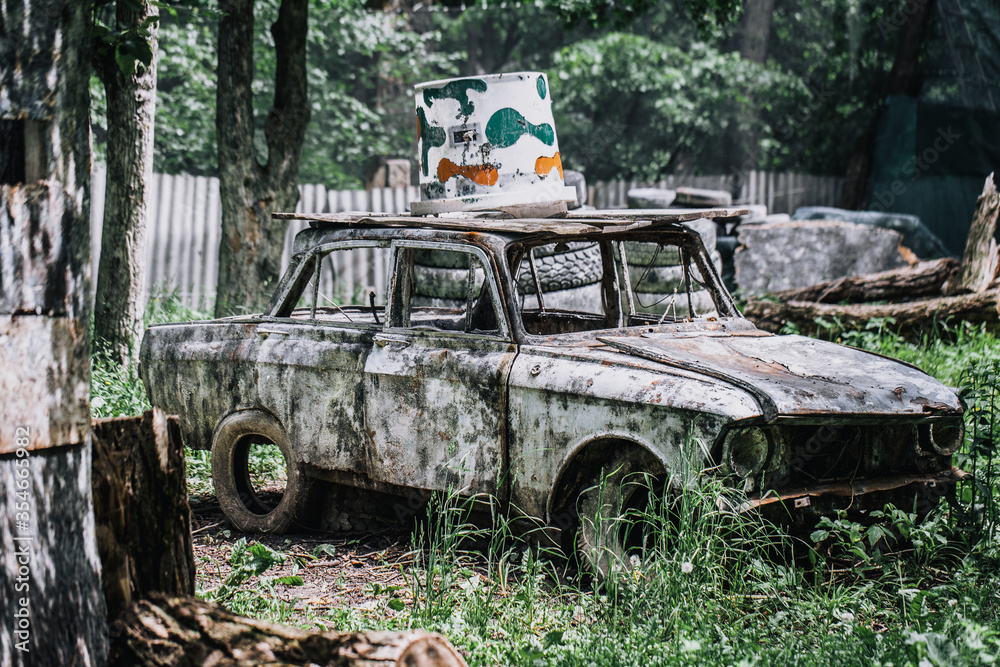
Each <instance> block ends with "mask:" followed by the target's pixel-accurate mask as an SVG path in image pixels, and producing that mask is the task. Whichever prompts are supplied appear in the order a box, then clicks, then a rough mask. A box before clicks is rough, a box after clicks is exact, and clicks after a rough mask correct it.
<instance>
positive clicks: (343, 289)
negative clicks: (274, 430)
mask: <svg viewBox="0 0 1000 667" xmlns="http://www.w3.org/2000/svg"><path fill="white" fill-rule="evenodd" d="M379 245H380V244H378V243H375V242H369V241H344V242H340V243H335V244H329V245H324V246H322V247H319V248H315V249H313V250H312V251H311V252H310V254H309V255H307V256H306V257H305V258H304V259H303V260H302V261H301V262H300V264H299V268H298V270H299V272H300V273H301V274H302V275H301V276H298V277H296V276H290V277H289V279H288V280H287V281H286V284H287V285H288V286H289V288H288V289H289V293H288V294H287V295H286V296H285V298H284V299H282V300H283V301H284V302H285V304H286V305H284V306H283V307H281V308H279V311H281V312H279V313H278V314H279V315H280V316H278V317H272V318H269V320H268V321H265V322H262V323H261V324H260V325H258V327H257V335H258V337H259V341H260V342H259V347H258V349H257V351H256V364H255V367H254V371H255V379H256V386H257V396H258V400H259V402H260V406H261V407H264V408H265V409H267V410H268V411H270V412H271V413H273V414H274V415H275V416H276V417H277V418H278V419H279V420H280V421H281V423H282V425H283V426H284V427H285V430H286V432H287V433H288V436H289V441H290V443H291V445H292V448H293V450H294V453H295V456H296V458H297V460H299V461H300V462H301V463H304V464H306V465H308V466H309V467H312V468H318V469H324V470H336V471H345V472H353V473H359V474H364V473H365V472H366V470H367V467H368V463H369V452H368V448H367V445H368V443H367V438H366V437H365V426H364V414H363V407H364V396H363V389H364V379H363V374H364V368H365V360H366V358H367V356H368V353H369V351H370V350H371V349H372V341H373V339H374V337H375V335H376V334H377V333H378V332H379V331H380V330H381V329H382V326H383V324H384V317H383V316H384V304H385V298H386V294H385V288H384V287H383V288H382V289H381V293H378V292H376V289H377V288H376V287H375V286H374V285H364V286H353V285H347V286H344V285H343V284H342V278H343V274H344V273H345V271H344V268H345V267H348V266H351V265H352V264H356V263H358V262H359V261H361V260H364V259H368V258H369V256H370V255H371V254H372V253H373V252H386V250H379V248H378V246H379ZM381 245H387V244H381ZM359 254H360V255H361V256H359ZM374 282H376V283H380V284H382V285H384V284H385V282H384V281H383V280H381V279H377V280H374ZM372 292H376V293H375V297H374V299H372V298H371V297H370V294H371V293H372Z"/></svg>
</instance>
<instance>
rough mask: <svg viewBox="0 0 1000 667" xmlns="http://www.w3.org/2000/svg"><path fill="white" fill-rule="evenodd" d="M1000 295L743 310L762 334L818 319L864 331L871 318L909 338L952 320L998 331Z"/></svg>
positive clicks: (755, 303)
mask: <svg viewBox="0 0 1000 667" xmlns="http://www.w3.org/2000/svg"><path fill="white" fill-rule="evenodd" d="M998 297H1000V291H998V289H997V288H996V287H995V286H994V287H992V288H991V289H990V290H989V291H986V292H979V293H976V294H967V295H963V296H950V297H940V298H937V299H926V300H923V301H912V302H909V303H900V304H887V305H868V304H862V305H847V306H837V305H829V304H822V303H810V302H806V301H790V302H778V303H775V302H772V301H760V300H751V301H749V302H748V303H747V304H746V305H745V306H744V308H743V314H744V315H746V317H747V318H749V319H750V320H751V321H753V323H754V324H756V325H757V326H758V327H759V328H761V329H764V330H765V331H773V332H778V331H780V330H781V329H782V327H784V326H785V325H786V324H794V325H796V326H797V327H798V328H799V329H801V330H803V331H808V330H810V329H811V328H812V327H814V326H815V324H816V320H817V319H820V318H822V319H825V320H831V321H832V320H834V319H836V320H838V321H839V322H840V323H841V324H842V325H843V326H845V327H847V328H858V329H860V328H864V326H865V325H866V324H867V323H868V321H869V320H871V319H873V318H889V317H891V318H893V319H894V320H895V324H893V325H891V327H890V328H892V329H893V330H895V331H897V332H898V333H900V334H901V335H904V336H910V335H913V334H916V333H919V332H920V331H922V330H923V329H924V328H925V327H926V326H927V325H928V324H930V323H932V322H934V321H935V320H937V321H943V320H946V319H948V318H951V317H954V318H958V319H962V320H965V321H966V322H971V323H973V324H979V323H981V322H985V323H986V324H987V328H988V329H989V330H991V331H994V332H996V331H998V330H1000V301H998Z"/></svg>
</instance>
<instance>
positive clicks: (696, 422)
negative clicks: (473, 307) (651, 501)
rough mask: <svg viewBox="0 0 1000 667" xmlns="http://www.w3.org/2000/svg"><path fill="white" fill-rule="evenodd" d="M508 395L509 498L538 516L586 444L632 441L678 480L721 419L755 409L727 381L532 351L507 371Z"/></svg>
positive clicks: (692, 468)
mask: <svg viewBox="0 0 1000 667" xmlns="http://www.w3.org/2000/svg"><path fill="white" fill-rule="evenodd" d="M508 401H509V406H510V407H509V413H508V415H509V425H508V432H509V434H510V438H509V455H510V461H511V468H512V471H513V473H514V483H513V486H512V490H511V502H512V504H513V505H514V506H516V507H518V508H519V510H520V511H522V512H524V513H525V514H526V515H528V516H533V517H538V518H546V511H547V509H548V501H549V495H550V494H551V493H552V492H553V490H554V489H553V487H554V485H555V484H556V483H557V482H558V477H559V474H560V471H561V470H563V469H564V468H565V466H567V465H569V462H570V461H571V460H572V458H573V457H574V456H575V455H576V454H577V453H578V452H579V451H580V449H581V448H582V447H584V446H586V445H587V443H590V442H594V441H599V440H628V441H632V442H636V443H638V444H640V445H642V446H644V447H645V448H647V449H649V450H650V451H651V452H653V454H655V455H656V456H657V457H658V458H659V459H660V461H661V462H662V463H663V464H664V466H665V467H666V469H667V470H668V471H669V472H670V473H671V474H677V475H679V476H681V478H682V479H683V478H687V477H689V476H692V475H696V474H697V473H698V472H699V471H700V470H702V468H703V467H704V466H705V463H706V461H707V460H708V459H709V452H710V450H711V447H712V445H713V443H714V442H715V439H716V438H717V436H718V434H719V432H720V431H721V429H722V428H723V426H724V425H725V424H727V423H730V422H731V421H733V420H734V419H747V418H753V417H755V416H757V415H758V414H759V413H758V412H757V411H756V406H755V405H754V404H753V402H752V400H751V399H750V398H749V397H744V396H742V395H741V392H738V391H737V392H736V393H735V394H734V392H733V389H732V388H731V387H719V386H717V385H715V384H712V383H706V382H703V381H699V380H695V379H692V378H689V377H684V376H682V375H681V376H678V375H670V374H665V373H660V372H656V371H653V370H649V369H643V368H636V367H632V368H630V367H624V366H618V365H611V364H601V363H599V362H597V363H595V360H581V359H572V358H560V357H553V356H552V355H551V354H537V353H532V352H531V351H530V349H524V350H522V353H521V354H520V355H519V356H518V357H517V359H516V360H515V362H514V365H513V368H512V369H511V374H510V381H509V399H508ZM725 401H728V404H727V403H725ZM698 404H701V405H702V406H706V405H708V406H713V405H714V408H715V412H714V413H713V412H706V411H703V410H704V407H703V408H702V410H699V409H698V408H697V407H696V406H697V405H698ZM724 406H728V407H727V409H726V410H724V409H722V408H723V407H724Z"/></svg>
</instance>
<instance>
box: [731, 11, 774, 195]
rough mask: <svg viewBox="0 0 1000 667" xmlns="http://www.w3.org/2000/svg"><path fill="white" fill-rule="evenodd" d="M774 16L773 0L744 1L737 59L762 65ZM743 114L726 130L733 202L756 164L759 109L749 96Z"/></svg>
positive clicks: (757, 156)
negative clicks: (738, 56)
mask: <svg viewBox="0 0 1000 667" xmlns="http://www.w3.org/2000/svg"><path fill="white" fill-rule="evenodd" d="M773 15H774V0H746V1H745V2H744V3H743V18H742V19H741V20H740V32H739V51H740V56H741V57H742V58H743V59H745V60H749V61H751V62H755V63H759V64H764V62H765V61H766V60H767V43H768V40H769V39H770V37H771V21H772V18H773ZM747 100H748V101H747V105H746V107H745V113H744V114H743V115H742V117H740V118H735V119H733V120H732V121H731V122H730V123H729V126H728V127H727V128H726V135H725V138H724V142H725V146H726V158H727V163H728V164H727V165H726V171H728V172H729V173H731V174H732V175H733V183H732V194H733V199H738V198H739V196H740V190H741V189H742V187H743V181H744V179H745V177H746V172H748V171H753V170H755V169H757V167H758V165H759V164H760V146H759V141H758V137H759V133H758V128H757V124H758V121H759V118H760V110H759V109H758V107H757V104H756V102H755V101H754V98H753V95H752V94H749V95H748V97H747Z"/></svg>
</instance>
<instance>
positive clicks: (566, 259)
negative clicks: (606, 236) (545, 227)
mask: <svg viewBox="0 0 1000 667" xmlns="http://www.w3.org/2000/svg"><path fill="white" fill-rule="evenodd" d="M534 256H535V273H536V274H537V276H538V282H539V283H540V284H541V286H542V302H543V305H544V306H545V307H546V308H553V309H556V310H575V311H584V312H587V311H590V312H596V310H597V309H598V308H600V304H601V249H600V247H599V246H598V245H597V244H596V243H593V242H580V243H566V244H561V245H558V246H552V245H546V246H538V247H536V248H535V249H534ZM517 284H518V291H519V292H520V293H521V295H523V297H524V300H525V302H526V303H527V307H529V308H533V307H536V305H537V299H536V298H535V296H534V294H535V292H536V291H537V290H536V289H535V277H534V276H532V274H531V266H530V264H529V262H528V258H527V257H525V258H524V259H523V260H521V267H520V269H519V270H518V274H517Z"/></svg>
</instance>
